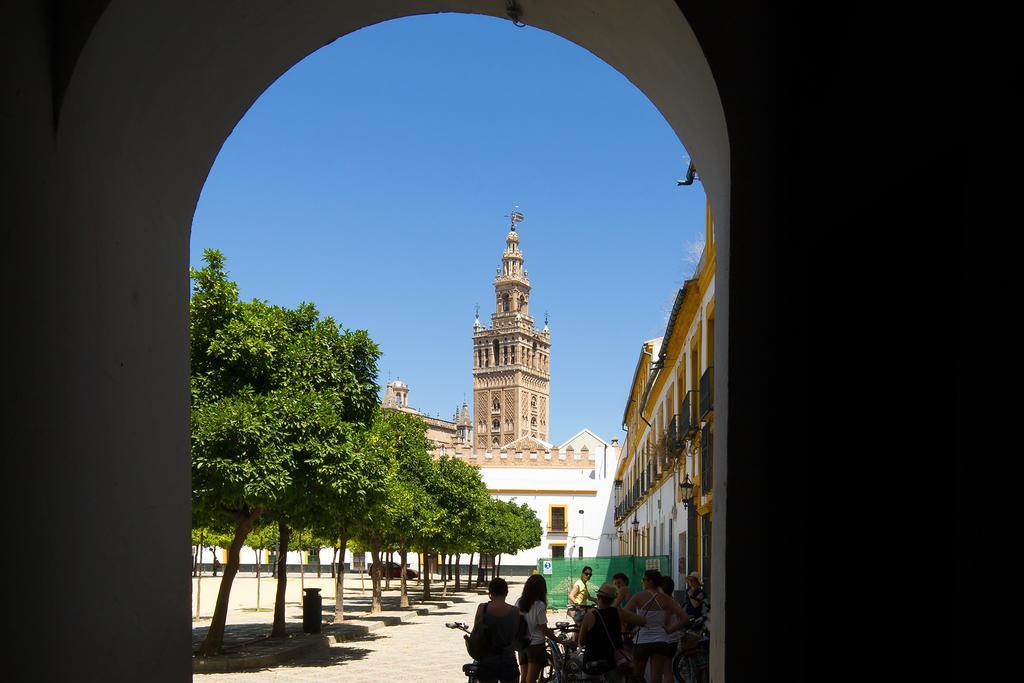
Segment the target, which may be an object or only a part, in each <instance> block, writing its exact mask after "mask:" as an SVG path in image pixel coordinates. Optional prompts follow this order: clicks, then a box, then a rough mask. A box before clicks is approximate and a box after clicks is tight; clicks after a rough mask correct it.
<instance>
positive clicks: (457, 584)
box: [455, 553, 462, 591]
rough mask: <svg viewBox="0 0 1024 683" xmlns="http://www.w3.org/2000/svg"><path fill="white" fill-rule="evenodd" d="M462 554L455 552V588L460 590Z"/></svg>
mask: <svg viewBox="0 0 1024 683" xmlns="http://www.w3.org/2000/svg"><path fill="white" fill-rule="evenodd" d="M461 562H462V555H460V554H459V553H455V590H457V591H459V590H462V577H460V576H459V575H460V574H461V573H462V572H461V569H462V566H461Z"/></svg>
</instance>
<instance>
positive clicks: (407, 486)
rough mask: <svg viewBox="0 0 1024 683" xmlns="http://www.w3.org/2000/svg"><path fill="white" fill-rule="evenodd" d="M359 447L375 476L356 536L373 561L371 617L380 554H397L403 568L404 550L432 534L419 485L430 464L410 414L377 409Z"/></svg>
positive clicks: (422, 430) (420, 426) (432, 519)
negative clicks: (359, 534) (366, 548)
mask: <svg viewBox="0 0 1024 683" xmlns="http://www.w3.org/2000/svg"><path fill="white" fill-rule="evenodd" d="M362 437H363V438H362V441H361V443H360V448H361V450H362V453H363V456H364V458H366V462H367V463H368V464H370V466H372V467H373V468H374V470H375V472H376V474H377V477H376V479H375V484H378V485H377V486H375V487H374V489H373V491H372V495H368V496H367V497H366V498H365V508H364V509H365V511H366V517H365V519H364V520H363V523H362V526H361V529H360V533H361V535H362V536H363V537H364V538H365V539H366V542H367V545H368V546H369V548H370V553H371V555H372V557H373V568H372V571H371V572H370V578H371V584H372V586H373V597H372V600H371V603H370V611H371V612H379V611H380V609H381V573H382V571H381V570H382V569H383V562H382V559H383V558H382V556H381V551H382V550H384V549H388V548H392V549H397V550H398V551H399V553H400V556H401V564H402V566H403V567H404V566H405V562H406V558H407V554H408V550H409V548H410V546H411V544H412V543H413V542H415V540H416V539H417V537H419V536H421V535H423V534H424V533H427V532H432V531H433V528H434V526H433V525H434V524H436V514H435V513H434V506H432V505H430V498H429V497H428V496H427V494H426V492H425V491H423V489H422V485H421V484H420V482H421V481H422V479H423V478H424V477H427V476H430V474H431V473H432V470H433V467H434V465H433V461H432V460H431V457H430V447H431V445H430V442H429V441H428V440H427V438H426V425H425V424H424V422H423V420H422V419H421V418H419V417H418V416H415V415H409V414H407V413H403V412H400V411H395V410H385V409H383V408H379V409H378V410H377V411H376V412H375V414H374V418H373V422H372V424H371V425H370V428H369V429H368V430H367V431H366V432H364V433H363V435H362ZM401 583H402V594H403V602H404V603H405V604H408V595H407V586H406V583H407V581H406V577H405V572H404V571H403V572H402V576H401Z"/></svg>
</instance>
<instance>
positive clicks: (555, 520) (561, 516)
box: [548, 505, 566, 531]
mask: <svg viewBox="0 0 1024 683" xmlns="http://www.w3.org/2000/svg"><path fill="white" fill-rule="evenodd" d="M565 510H566V506H565V505H552V506H551V519H550V520H548V531H565Z"/></svg>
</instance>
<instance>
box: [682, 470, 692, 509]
mask: <svg viewBox="0 0 1024 683" xmlns="http://www.w3.org/2000/svg"><path fill="white" fill-rule="evenodd" d="M679 492H680V493H681V494H682V496H683V505H686V506H689V505H690V503H691V502H692V501H693V482H692V481H690V475H686V481H682V482H680V483H679Z"/></svg>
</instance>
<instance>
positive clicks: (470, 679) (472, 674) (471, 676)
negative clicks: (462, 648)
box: [445, 621, 480, 683]
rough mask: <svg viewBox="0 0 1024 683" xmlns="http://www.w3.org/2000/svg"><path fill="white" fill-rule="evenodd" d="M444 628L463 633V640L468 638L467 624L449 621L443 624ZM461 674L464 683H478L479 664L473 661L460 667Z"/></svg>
mask: <svg viewBox="0 0 1024 683" xmlns="http://www.w3.org/2000/svg"><path fill="white" fill-rule="evenodd" d="M445 627H446V628H450V629H454V630H458V631H463V632H465V634H466V635H465V636H463V638H469V624H467V623H465V622H462V621H449V622H447V623H445ZM462 673H464V674H465V675H466V683H478V682H479V680H480V675H479V674H480V663H479V662H478V661H476V660H475V659H474V660H473V661H472V662H470V663H468V664H463V665H462Z"/></svg>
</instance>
